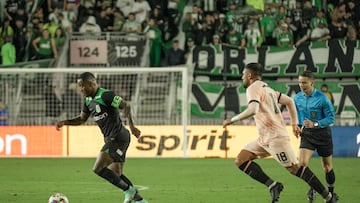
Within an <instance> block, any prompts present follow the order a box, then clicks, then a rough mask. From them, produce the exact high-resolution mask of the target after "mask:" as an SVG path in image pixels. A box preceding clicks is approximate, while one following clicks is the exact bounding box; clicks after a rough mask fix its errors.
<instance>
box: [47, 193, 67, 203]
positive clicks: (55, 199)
mask: <svg viewBox="0 0 360 203" xmlns="http://www.w3.org/2000/svg"><path fill="white" fill-rule="evenodd" d="M48 203H69V200H68V198H67V197H66V196H65V195H64V194H62V193H55V194H53V195H51V196H50V198H49V201H48Z"/></svg>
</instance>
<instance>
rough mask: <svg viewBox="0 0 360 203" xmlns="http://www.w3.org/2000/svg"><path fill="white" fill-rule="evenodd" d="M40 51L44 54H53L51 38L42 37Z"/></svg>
mask: <svg viewBox="0 0 360 203" xmlns="http://www.w3.org/2000/svg"><path fill="white" fill-rule="evenodd" d="M39 53H40V54H41V55H43V56H51V55H52V45H51V39H50V38H44V37H40V41H39Z"/></svg>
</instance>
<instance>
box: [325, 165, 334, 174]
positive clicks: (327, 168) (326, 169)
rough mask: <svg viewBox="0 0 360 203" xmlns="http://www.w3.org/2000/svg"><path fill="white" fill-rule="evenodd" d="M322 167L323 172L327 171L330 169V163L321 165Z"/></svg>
mask: <svg viewBox="0 0 360 203" xmlns="http://www.w3.org/2000/svg"><path fill="white" fill-rule="evenodd" d="M323 169H324V171H325V173H329V172H330V171H331V170H332V165H330V164H327V165H323Z"/></svg>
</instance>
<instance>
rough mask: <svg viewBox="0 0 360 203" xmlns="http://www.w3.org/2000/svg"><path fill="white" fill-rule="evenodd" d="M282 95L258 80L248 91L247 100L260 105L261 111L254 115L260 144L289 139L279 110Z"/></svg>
mask: <svg viewBox="0 0 360 203" xmlns="http://www.w3.org/2000/svg"><path fill="white" fill-rule="evenodd" d="M280 96H281V93H280V92H278V91H275V90H274V89H272V88H270V87H269V86H268V85H267V84H266V83H265V82H263V81H260V80H257V81H255V82H254V83H252V84H251V85H250V86H249V87H248V88H247V89H246V99H247V102H248V104H249V103H251V102H258V103H259V111H258V112H257V113H256V114H255V115H254V119H255V123H256V128H257V129H258V132H259V138H258V141H259V144H261V145H266V144H268V143H269V141H270V140H271V139H274V138H278V137H288V136H289V134H288V132H287V130H286V128H285V123H284V120H283V118H282V115H281V111H280V108H279V102H278V101H279V98H280Z"/></svg>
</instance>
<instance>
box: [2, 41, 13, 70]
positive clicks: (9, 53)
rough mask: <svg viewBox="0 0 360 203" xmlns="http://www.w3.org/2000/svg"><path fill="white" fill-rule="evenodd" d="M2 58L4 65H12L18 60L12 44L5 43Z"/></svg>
mask: <svg viewBox="0 0 360 203" xmlns="http://www.w3.org/2000/svg"><path fill="white" fill-rule="evenodd" d="M1 57H2V64H3V65H12V64H14V63H15V60H16V49H15V46H14V45H13V44H11V43H10V42H7V43H5V44H4V45H3V46H2V47H1Z"/></svg>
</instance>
